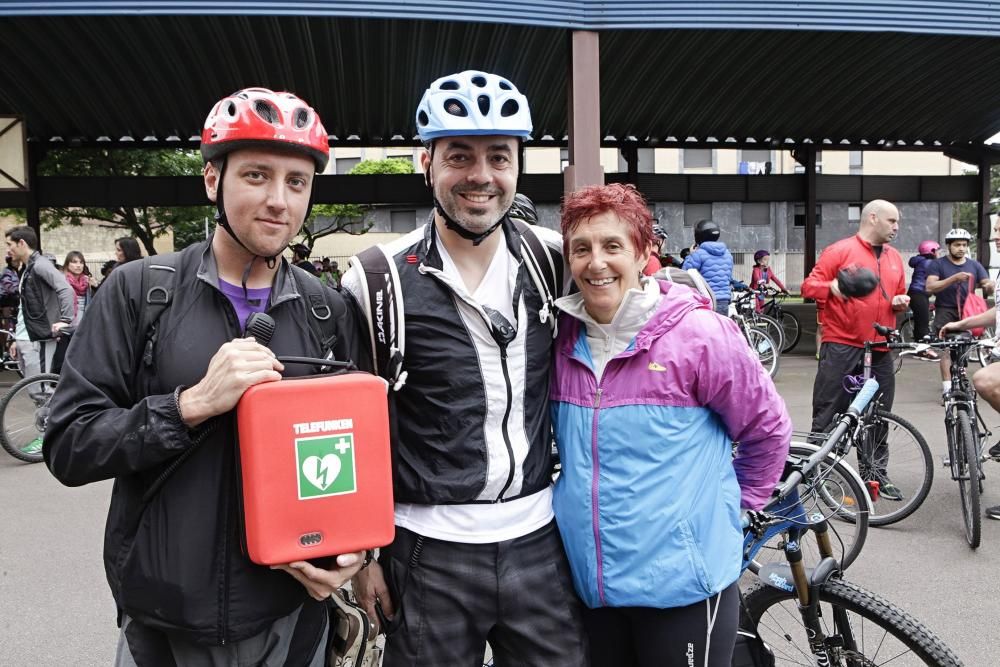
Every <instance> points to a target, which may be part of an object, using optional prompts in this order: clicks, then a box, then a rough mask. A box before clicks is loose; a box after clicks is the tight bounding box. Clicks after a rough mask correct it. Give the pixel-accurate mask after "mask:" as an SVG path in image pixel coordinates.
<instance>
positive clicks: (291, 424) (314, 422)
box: [236, 373, 394, 565]
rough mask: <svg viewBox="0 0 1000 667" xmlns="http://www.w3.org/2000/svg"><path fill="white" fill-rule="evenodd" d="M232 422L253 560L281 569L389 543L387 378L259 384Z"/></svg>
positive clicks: (357, 375) (327, 378) (360, 376)
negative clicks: (310, 560) (296, 563)
mask: <svg viewBox="0 0 1000 667" xmlns="http://www.w3.org/2000/svg"><path fill="white" fill-rule="evenodd" d="M236 419H237V426H238V430H239V440H240V445H239V451H240V466H241V472H242V477H243V511H244V526H245V530H246V545H247V551H248V555H249V556H250V560H252V561H253V562H255V563H258V564H260V565H277V564H282V563H290V562H292V561H298V560H305V559H308V558H319V557H323V556H332V555H336V554H342V553H350V552H355V551H362V550H364V549H372V548H375V547H381V546H385V545H387V544H389V543H390V542H392V539H393V534H394V525H393V501H392V467H391V462H390V454H389V410H388V397H387V386H386V383H385V381H384V380H382V379H381V378H379V377H376V376H374V375H370V374H368V373H347V374H341V375H326V376H311V377H306V378H294V379H287V380H281V381H278V382H267V383H263V384H258V385H255V386H253V387H251V388H250V389H248V390H247V391H246V393H244V394H243V397H242V398H241V399H240V402H239V404H238V405H237V406H236Z"/></svg>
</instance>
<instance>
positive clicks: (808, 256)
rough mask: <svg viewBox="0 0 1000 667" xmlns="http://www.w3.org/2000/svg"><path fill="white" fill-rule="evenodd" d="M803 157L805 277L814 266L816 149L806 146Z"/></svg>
mask: <svg viewBox="0 0 1000 667" xmlns="http://www.w3.org/2000/svg"><path fill="white" fill-rule="evenodd" d="M803 158H804V162H803V163H802V166H804V167H805V170H806V239H805V240H806V247H805V256H804V257H803V260H804V261H803V262H802V264H803V275H802V277H803V278H805V277H807V276H808V275H809V272H810V271H812V270H813V267H814V266H816V149H815V148H814V147H812V146H808V147H806V149H805V154H804V156H803Z"/></svg>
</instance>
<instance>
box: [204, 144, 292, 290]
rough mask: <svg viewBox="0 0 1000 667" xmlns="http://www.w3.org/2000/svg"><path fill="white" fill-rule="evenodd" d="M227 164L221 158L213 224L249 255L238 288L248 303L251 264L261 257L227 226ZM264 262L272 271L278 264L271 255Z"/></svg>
mask: <svg viewBox="0 0 1000 667" xmlns="http://www.w3.org/2000/svg"><path fill="white" fill-rule="evenodd" d="M227 164H228V160H226V158H225V157H223V158H222V168H221V169H219V184H218V186H217V187H216V188H215V222H216V224H218V226H220V227H222V228H223V229H224V230H226V232H227V233H228V234H229V236H231V237H232V239H233V240H234V241H236V243H238V244H239V246H240V247H241V248H243V249H244V250H246V251H247V252H248V253H250V255H251V257H250V261H249V262H247V265H246V266H245V267H244V268H243V277H242V279H241V280H240V286H241V287H243V298H244V299H247V300H248V301H249V300H250V294H249V292H248V291H247V280H248V279H249V278H250V271H251V269H253V263H254V262H255V261H257V258H258V257H261V255H258V254H257V253H255V252H254V251H253V250H251V249H250V248H248V247H247V246H246V244H245V243H243V241H241V240H240V237H238V236H237V235H236V232H235V231H233V228H232V226H231V225H230V224H229V220H228V219H227V218H226V207H225V204H224V202H223V198H222V181H223V177H224V176H225V173H226V165H227ZM311 210H312V195H311V194H310V197H309V211H311ZM306 217H307V218H308V217H309V213H308V211H307V212H306ZM264 262H265V265H266V266H267V268H269V269H273V268H274V267H275V266H276V265H277V263H278V260H277V255H271V256H270V257H264Z"/></svg>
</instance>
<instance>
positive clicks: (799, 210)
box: [794, 204, 823, 227]
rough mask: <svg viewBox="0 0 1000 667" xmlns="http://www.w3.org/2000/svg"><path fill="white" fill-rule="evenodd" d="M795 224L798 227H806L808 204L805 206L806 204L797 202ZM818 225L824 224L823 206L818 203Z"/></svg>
mask: <svg viewBox="0 0 1000 667" xmlns="http://www.w3.org/2000/svg"><path fill="white" fill-rule="evenodd" d="M794 224H795V226H796V227H805V226H806V206H805V204H796V205H795V219H794ZM816 226H817V227H822V226H823V207H822V206H820V205H818V204H817V205H816Z"/></svg>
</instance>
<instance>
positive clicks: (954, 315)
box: [934, 306, 962, 336]
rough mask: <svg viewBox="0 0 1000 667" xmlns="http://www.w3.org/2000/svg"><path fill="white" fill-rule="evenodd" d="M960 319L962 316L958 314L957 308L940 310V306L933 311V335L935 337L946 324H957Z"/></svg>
mask: <svg viewBox="0 0 1000 667" xmlns="http://www.w3.org/2000/svg"><path fill="white" fill-rule="evenodd" d="M960 319H962V316H961V315H959V314H958V309H957V308H941V307H940V306H939V307H937V308H935V309H934V335H935V336H937V332H938V331H940V330H941V327H943V326H944V325H946V324H951V323H952V322H958V321H959V320H960Z"/></svg>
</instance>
